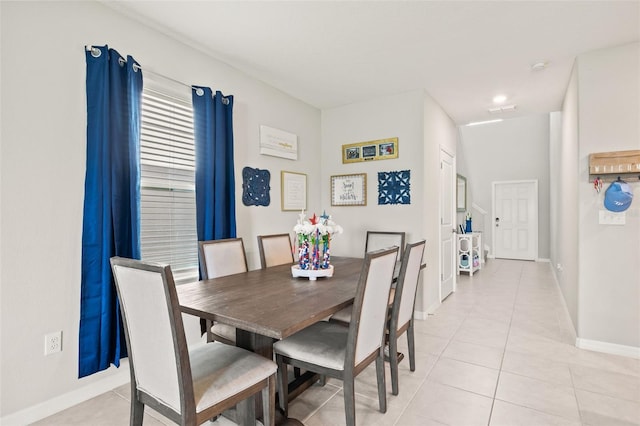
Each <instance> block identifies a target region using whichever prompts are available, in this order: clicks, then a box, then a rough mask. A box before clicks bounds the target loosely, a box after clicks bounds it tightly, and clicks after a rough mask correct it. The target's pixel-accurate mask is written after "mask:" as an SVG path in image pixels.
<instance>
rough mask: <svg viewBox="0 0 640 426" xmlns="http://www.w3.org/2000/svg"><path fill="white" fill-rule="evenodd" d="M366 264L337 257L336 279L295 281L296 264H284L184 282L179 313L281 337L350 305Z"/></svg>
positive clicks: (335, 264)
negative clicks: (293, 274) (293, 271)
mask: <svg viewBox="0 0 640 426" xmlns="http://www.w3.org/2000/svg"><path fill="white" fill-rule="evenodd" d="M363 261H364V259H361V258H350V257H333V258H332V259H331V264H332V265H333V268H334V272H333V276H332V277H327V278H318V279H317V280H315V281H312V280H309V279H308V278H304V277H298V278H294V277H293V276H292V274H291V266H292V265H280V266H273V267H270V268H266V269H256V270H253V271H248V272H243V273H240V274H234V275H228V276H225V277H219V278H214V279H209V280H202V281H198V282H194V283H189V284H183V285H180V286H177V292H178V300H179V303H180V310H181V311H182V312H184V313H187V314H191V315H195V316H198V317H200V318H204V319H208V320H212V321H216V322H220V323H223V324H228V325H231V326H234V327H236V328H239V329H241V330H245V331H248V332H250V333H255V334H259V335H262V336H266V337H270V338H273V339H283V338H286V337H288V336H290V335H292V334H294V333H296V332H297V331H300V330H302V329H303V328H305V327H308V326H309V325H311V324H314V323H316V322H318V321H320V320H322V319H324V318H326V317H328V316H330V315H331V314H334V313H336V312H338V311H339V310H341V309H343V308H345V307H347V306H349V305H350V304H352V303H353V299H354V297H355V293H356V287H357V285H358V280H359V278H360V272H361V269H362V263H363Z"/></svg>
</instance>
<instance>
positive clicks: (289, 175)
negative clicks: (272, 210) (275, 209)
mask: <svg viewBox="0 0 640 426" xmlns="http://www.w3.org/2000/svg"><path fill="white" fill-rule="evenodd" d="M280 182H281V190H282V197H281V200H282V201H281V207H282V210H284V211H286V210H306V209H307V175H305V174H304V173H296V172H287V171H284V170H283V171H281V172H280Z"/></svg>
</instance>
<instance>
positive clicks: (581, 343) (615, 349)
mask: <svg viewBox="0 0 640 426" xmlns="http://www.w3.org/2000/svg"><path fill="white" fill-rule="evenodd" d="M576 347H578V348H580V349H586V350H589V351H596V352H603V353H606V354H612V355H621V356H626V357H630V358H635V359H640V348H638V347H635V346H626V345H618V344H616V343H608V342H600V341H598V340H589V339H581V338H579V337H578V338H577V339H576Z"/></svg>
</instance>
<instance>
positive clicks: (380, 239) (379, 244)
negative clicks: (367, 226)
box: [364, 231, 406, 259]
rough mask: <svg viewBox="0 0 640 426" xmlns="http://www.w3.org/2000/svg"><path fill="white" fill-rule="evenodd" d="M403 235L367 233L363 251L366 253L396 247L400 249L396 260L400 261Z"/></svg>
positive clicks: (381, 232) (382, 232) (386, 232)
mask: <svg viewBox="0 0 640 426" xmlns="http://www.w3.org/2000/svg"><path fill="white" fill-rule="evenodd" d="M405 235H406V233H405V232H390V231H367V239H366V240H365V244H364V251H365V253H366V252H368V251H374V250H379V249H382V248H387V247H392V246H398V247H399V248H400V251H399V252H398V259H402V254H403V253H402V250H403V249H404V240H405Z"/></svg>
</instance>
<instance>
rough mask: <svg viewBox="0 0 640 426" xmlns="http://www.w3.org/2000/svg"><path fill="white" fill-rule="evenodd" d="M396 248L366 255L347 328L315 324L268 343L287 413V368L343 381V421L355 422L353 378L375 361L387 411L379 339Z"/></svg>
mask: <svg viewBox="0 0 640 426" xmlns="http://www.w3.org/2000/svg"><path fill="white" fill-rule="evenodd" d="M397 255H398V247H393V248H390V249H385V250H379V251H375V252H369V253H367V254H366V256H365V261H364V264H363V267H362V272H361V274H360V280H359V282H358V287H357V290H356V296H355V300H354V304H353V306H354V309H353V316H354V319H355V320H354V321H351V323H350V325H349V327H348V328H347V327H344V326H342V325H340V324H337V323H331V322H326V321H320V322H317V323H315V324H313V325H311V326H309V327H307V328H305V329H303V330H301V331H299V332H297V333H295V334H294V335H292V336H289V337H287V338H286V339H283V340H281V341H279V342H276V343H275V344H274V345H273V350H274V352H275V354H276V362H277V363H278V372H279V373H278V392H279V393H278V400H279V401H280V408H281V409H282V410H283V411H284V413H285V417H286V416H287V415H288V402H287V400H288V390H287V383H288V373H287V364H288V365H292V366H294V367H299V368H301V369H304V370H307V371H313V372H316V373H319V374H321V375H323V376H329V377H334V378H337V379H341V380H343V382H344V389H343V392H344V404H345V416H346V423H347V425H349V426H353V425H355V423H356V417H355V416H356V413H355V391H354V379H355V377H356V376H357V375H358V374H359V373H361V372H362V371H363V370H364V369H365V368H366V367H367V366H368V365H369V364H371V363H372V362H373V361H375V362H376V373H377V379H378V403H379V405H380V411H381V412H383V413H384V412H386V410H387V399H386V398H387V397H386V386H385V374H384V358H383V350H382V347H383V339H384V331H385V325H386V323H387V311H388V306H387V301H388V299H389V289H390V288H391V280H392V278H393V269H394V266H395V263H396V258H397Z"/></svg>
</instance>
